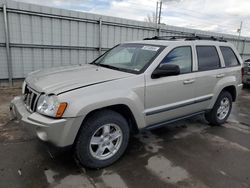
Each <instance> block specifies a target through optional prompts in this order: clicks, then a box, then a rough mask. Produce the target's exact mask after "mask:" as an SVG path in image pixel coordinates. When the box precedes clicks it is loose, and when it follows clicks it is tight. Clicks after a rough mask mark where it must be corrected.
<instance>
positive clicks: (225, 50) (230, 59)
mask: <svg viewBox="0 0 250 188" xmlns="http://www.w3.org/2000/svg"><path fill="white" fill-rule="evenodd" d="M220 50H221V53H222V56H223V58H224V61H225V65H226V67H232V66H237V65H239V60H238V59H237V57H236V55H235V54H234V52H233V50H232V49H231V48H230V47H224V46H221V47H220Z"/></svg>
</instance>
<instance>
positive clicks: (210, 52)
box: [196, 46, 220, 71]
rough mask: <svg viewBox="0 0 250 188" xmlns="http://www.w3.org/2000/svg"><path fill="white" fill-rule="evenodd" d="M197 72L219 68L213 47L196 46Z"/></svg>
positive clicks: (217, 56)
mask: <svg viewBox="0 0 250 188" xmlns="http://www.w3.org/2000/svg"><path fill="white" fill-rule="evenodd" d="M196 51H197V57H198V70H199V71H206V70H213V69H217V68H219V67H220V58H219V55H218V53H217V50H216V48H215V47H214V46H197V47H196Z"/></svg>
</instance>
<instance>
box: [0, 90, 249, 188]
mask: <svg viewBox="0 0 250 188" xmlns="http://www.w3.org/2000/svg"><path fill="white" fill-rule="evenodd" d="M20 92H21V89H20V88H13V89H3V88H0V187H1V188H45V187H57V188H64V187H65V188H68V187H70V188H79V187H88V188H94V187H97V188H103V187H124V188H128V187H135V188H138V187H143V188H147V187H148V188H152V187H170V188H177V187H178V188H187V187H192V188H208V187H210V188H249V187H250V89H249V88H248V89H244V90H243V92H242V94H241V96H240V97H239V100H238V102H237V103H235V104H234V106H233V110H232V114H231V116H230V118H229V120H228V122H227V123H226V124H224V125H223V126H220V127H210V126H209V125H208V124H207V122H206V121H205V120H204V118H203V116H197V117H195V118H192V119H189V120H185V121H180V122H178V123H175V124H172V125H170V126H168V127H164V128H161V129H158V130H154V131H144V132H141V133H140V134H138V135H136V136H134V137H132V138H131V140H130V143H129V147H128V149H127V151H126V153H125V155H124V156H123V157H122V158H121V159H120V160H119V161H118V162H116V163H115V164H113V165H112V166H110V167H107V168H104V169H100V170H89V169H84V168H83V167H81V166H80V165H79V164H78V162H77V161H76V160H74V155H73V151H72V150H67V151H62V150H58V149H56V148H54V147H52V146H51V145H49V144H46V143H43V142H41V141H39V140H38V139H37V138H36V136H34V135H30V134H29V133H28V132H27V131H26V129H25V126H24V125H21V124H20V122H18V121H9V119H8V112H9V108H8V105H9V102H10V100H11V99H12V98H13V97H14V96H15V95H19V94H20Z"/></svg>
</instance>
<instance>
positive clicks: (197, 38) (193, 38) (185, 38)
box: [143, 35, 227, 42]
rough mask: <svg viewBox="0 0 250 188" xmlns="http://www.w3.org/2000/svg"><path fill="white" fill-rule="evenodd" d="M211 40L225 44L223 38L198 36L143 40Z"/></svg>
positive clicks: (155, 37) (159, 37) (161, 37)
mask: <svg viewBox="0 0 250 188" xmlns="http://www.w3.org/2000/svg"><path fill="white" fill-rule="evenodd" d="M177 39H184V40H212V41H219V42H227V40H225V39H224V38H223V37H214V36H198V35H186V36H154V37H151V38H144V39H143V40H177Z"/></svg>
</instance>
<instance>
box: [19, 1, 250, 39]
mask: <svg viewBox="0 0 250 188" xmlns="http://www.w3.org/2000/svg"><path fill="white" fill-rule="evenodd" d="M15 1H20V2H26V3H33V4H39V5H44V6H50V7H56V8H63V9H70V10H77V11H83V12H91V13H96V14H102V15H108V16H115V17H121V18H128V19H134V20H139V21H145V19H146V17H147V16H148V15H150V16H152V14H153V13H154V12H155V10H156V2H157V0H15ZM162 1H163V5H162V17H161V22H162V23H164V24H167V25H174V26H180V27H187V28H193V29H201V30H205V31H212V32H220V33H227V34H233V35H238V33H237V29H239V28H240V22H241V21H242V22H243V25H242V36H248V37H250V11H249V9H250V0H162Z"/></svg>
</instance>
